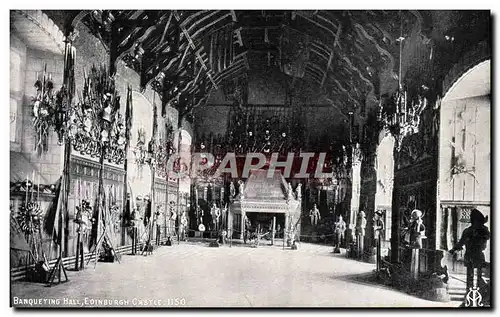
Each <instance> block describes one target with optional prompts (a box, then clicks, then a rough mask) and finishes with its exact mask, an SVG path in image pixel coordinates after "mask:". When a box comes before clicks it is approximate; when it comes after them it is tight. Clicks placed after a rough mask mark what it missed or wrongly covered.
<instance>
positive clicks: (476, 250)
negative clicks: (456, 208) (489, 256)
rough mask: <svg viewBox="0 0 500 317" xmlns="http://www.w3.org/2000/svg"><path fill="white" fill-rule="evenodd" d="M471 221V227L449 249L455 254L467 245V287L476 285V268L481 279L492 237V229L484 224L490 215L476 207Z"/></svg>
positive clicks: (472, 212) (465, 257) (465, 258)
mask: <svg viewBox="0 0 500 317" xmlns="http://www.w3.org/2000/svg"><path fill="white" fill-rule="evenodd" d="M470 221H471V225H470V227H467V228H465V230H464V231H463V232H462V237H461V238H460V240H459V241H458V243H457V244H456V245H455V246H454V247H453V249H451V250H450V251H449V252H450V253H451V254H454V253H455V252H456V251H459V250H462V247H463V246H465V256H464V261H465V266H466V268H467V289H470V288H472V287H473V286H474V269H477V280H478V281H479V280H480V279H481V275H482V268H483V267H484V264H485V258H484V253H483V251H484V250H485V249H486V243H487V242H488V240H489V239H490V231H489V230H488V227H486V226H485V225H484V224H485V223H486V222H488V216H486V217H485V216H484V215H483V214H482V213H481V212H480V211H479V210H477V209H475V208H474V209H472V211H471V214H470ZM476 285H477V284H476Z"/></svg>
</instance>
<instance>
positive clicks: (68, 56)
mask: <svg viewBox="0 0 500 317" xmlns="http://www.w3.org/2000/svg"><path fill="white" fill-rule="evenodd" d="M73 35H74V33H73V32H70V33H69V34H67V35H66V38H65V40H64V43H65V45H64V72H63V89H66V92H67V104H66V109H65V116H64V121H66V120H68V118H69V115H70V111H71V101H72V99H73V92H74V91H73V90H74V61H75V49H74V47H73V43H72V37H73ZM64 141H65V142H64V161H63V174H62V178H61V182H62V184H61V187H60V190H61V192H60V193H59V195H62V197H61V199H59V201H58V206H57V209H56V210H57V211H56V218H58V220H59V224H58V227H59V228H58V232H59V234H58V235H59V237H58V240H59V256H58V258H57V261H56V264H55V265H54V267H53V268H52V270H51V272H50V274H49V278H48V283H49V286H52V285H53V284H61V283H65V282H68V281H69V280H68V275H67V273H66V269H65V267H64V263H63V254H64V253H65V252H64V249H65V247H66V241H65V230H67V228H68V226H67V224H66V221H67V219H68V217H67V216H68V214H69V212H68V197H69V190H70V182H71V177H70V176H71V175H70V171H69V168H70V163H71V147H72V145H71V138H69V137H68V136H67V135H66V136H65V138H64ZM65 217H66V219H65ZM54 229H55V228H54ZM62 275H64V277H65V280H62ZM56 276H57V283H54V280H55V278H56Z"/></svg>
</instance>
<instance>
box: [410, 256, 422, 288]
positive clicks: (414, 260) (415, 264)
mask: <svg viewBox="0 0 500 317" xmlns="http://www.w3.org/2000/svg"><path fill="white" fill-rule="evenodd" d="M419 255H420V250H419V249H412V250H411V267H410V274H411V277H412V279H414V280H417V279H418V271H419V264H420V262H419Z"/></svg>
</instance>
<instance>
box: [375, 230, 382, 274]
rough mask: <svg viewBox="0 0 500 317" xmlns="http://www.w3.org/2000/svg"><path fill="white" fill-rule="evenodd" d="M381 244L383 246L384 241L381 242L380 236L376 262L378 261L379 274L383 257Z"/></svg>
mask: <svg viewBox="0 0 500 317" xmlns="http://www.w3.org/2000/svg"><path fill="white" fill-rule="evenodd" d="M381 244H382V241H381V237H380V235H379V236H378V238H377V251H376V252H377V258H376V261H377V273H379V272H380V264H381V261H382V256H381Z"/></svg>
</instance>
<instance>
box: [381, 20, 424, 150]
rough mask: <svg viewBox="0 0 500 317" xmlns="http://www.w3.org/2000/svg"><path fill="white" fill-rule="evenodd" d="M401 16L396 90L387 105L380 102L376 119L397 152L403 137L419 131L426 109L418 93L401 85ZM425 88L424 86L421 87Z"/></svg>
mask: <svg viewBox="0 0 500 317" xmlns="http://www.w3.org/2000/svg"><path fill="white" fill-rule="evenodd" d="M400 14H401V35H400V37H399V38H398V39H397V42H399V74H398V89H397V91H396V93H395V94H394V95H393V96H392V98H389V100H388V102H387V103H385V104H384V103H383V102H382V98H381V100H380V106H379V115H378V119H379V121H381V122H382V124H383V125H384V127H385V128H387V129H388V130H389V131H390V132H391V133H392V135H393V136H394V137H395V139H396V147H397V150H398V152H399V151H400V150H401V146H402V144H403V140H404V138H405V137H407V136H410V135H412V134H416V133H418V131H419V125H420V115H421V114H422V111H423V110H424V109H425V108H426V107H427V103H428V100H427V98H426V97H424V96H422V95H421V94H419V93H411V94H410V93H409V92H408V90H407V89H406V87H404V84H403V78H402V77H403V72H402V70H403V42H404V40H405V37H404V36H403V14H402V13H400ZM422 87H425V86H422Z"/></svg>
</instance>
